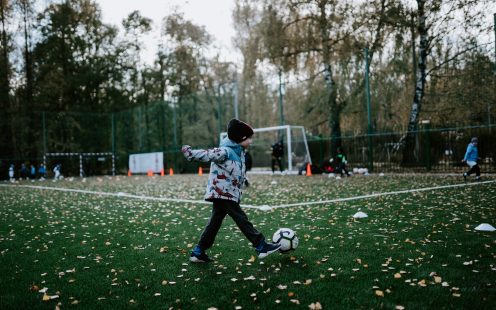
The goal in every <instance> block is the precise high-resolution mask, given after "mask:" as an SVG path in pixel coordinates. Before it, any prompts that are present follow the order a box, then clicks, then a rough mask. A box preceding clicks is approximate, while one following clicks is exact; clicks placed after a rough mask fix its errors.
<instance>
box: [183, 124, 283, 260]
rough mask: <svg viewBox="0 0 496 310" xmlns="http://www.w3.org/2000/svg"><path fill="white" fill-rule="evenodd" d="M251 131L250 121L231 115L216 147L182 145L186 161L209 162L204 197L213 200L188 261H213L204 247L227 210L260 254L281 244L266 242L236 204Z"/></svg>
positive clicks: (211, 238)
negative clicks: (234, 117) (196, 148)
mask: <svg viewBox="0 0 496 310" xmlns="http://www.w3.org/2000/svg"><path fill="white" fill-rule="evenodd" d="M252 135H253V129H252V128H251V127H250V125H248V124H246V123H244V122H242V121H239V120H237V119H232V120H231V121H230V122H229V124H228V126H227V138H225V139H223V140H222V141H221V142H220V146H219V147H218V148H213V149H208V150H201V149H200V150H193V149H191V146H189V145H184V146H183V147H182V149H181V151H182V152H183V154H184V156H185V157H186V159H187V160H188V161H200V162H211V165H210V175H209V178H208V184H207V189H206V193H205V200H207V201H211V202H213V208H212V214H211V216H210V219H209V220H208V223H207V226H206V227H205V229H204V230H203V232H202V234H201V236H200V242H198V245H197V246H196V247H195V248H194V249H193V251H192V252H191V257H190V261H191V262H193V263H208V262H211V261H212V259H210V257H208V255H207V254H206V253H205V251H206V250H207V249H209V248H210V247H212V245H213V244H214V240H215V237H216V235H217V232H218V231H219V229H220V226H221V225H222V221H223V220H224V217H225V216H226V215H227V214H229V216H230V217H231V218H232V219H233V220H234V222H236V225H238V227H239V229H240V230H241V232H242V233H243V234H244V235H245V237H246V238H247V239H248V240H249V241H250V242H251V243H252V244H253V246H254V247H255V249H256V252H257V254H258V257H259V258H264V257H266V256H267V255H269V254H271V253H273V252H275V251H277V250H278V249H279V248H280V247H281V246H280V245H279V244H274V243H267V242H266V241H265V237H264V236H263V234H262V233H260V232H259V231H258V230H256V229H255V228H254V227H253V224H252V223H251V222H250V221H249V220H248V217H247V216H246V214H245V212H244V211H243V210H241V207H240V205H239V203H240V201H241V195H242V186H243V184H245V181H246V177H245V173H246V165H245V149H247V148H248V147H249V146H250V144H251V143H252V139H251V137H252Z"/></svg>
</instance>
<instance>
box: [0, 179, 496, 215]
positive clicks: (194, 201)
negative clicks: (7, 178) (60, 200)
mask: <svg viewBox="0 0 496 310" xmlns="http://www.w3.org/2000/svg"><path fill="white" fill-rule="evenodd" d="M490 183H496V180H491V181H482V182H473V183H462V184H452V185H443V186H433V187H424V188H415V189H407V190H401V191H394V192H385V193H374V194H368V195H361V196H353V197H346V198H336V199H330V200H319V201H308V202H297V203H291V204H284V205H278V206H268V205H263V206H253V205H242V206H241V207H243V208H247V209H262V210H264V211H267V210H270V209H279V208H290V207H305V206H311V205H320V204H330V203H336V202H343V201H352V200H362V199H369V198H375V197H380V196H390V195H399V194H407V193H414V192H426V191H433V190H439V189H446V188H457V187H466V186H476V185H482V184H490ZM0 186H3V187H24V188H33V189H39V190H53V191H60V192H72V193H81V194H91V195H101V196H112V197H124V198H131V199H140V200H152V201H162V202H182V203H192V204H211V202H208V201H204V200H190V199H176V198H166V197H153V196H140V195H133V194H127V193H123V192H119V193H109V192H97V191H88V190H82V189H71V188H61V187H49V186H35V185H8V184H0Z"/></svg>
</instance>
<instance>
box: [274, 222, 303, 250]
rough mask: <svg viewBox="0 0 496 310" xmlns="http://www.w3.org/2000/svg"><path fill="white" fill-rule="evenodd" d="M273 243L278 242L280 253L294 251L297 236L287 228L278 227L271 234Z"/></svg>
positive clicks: (296, 245)
mask: <svg viewBox="0 0 496 310" xmlns="http://www.w3.org/2000/svg"><path fill="white" fill-rule="evenodd" d="M272 241H273V242H274V243H279V244H280V245H281V247H280V248H279V251H280V252H281V253H288V252H291V251H294V250H295V249H296V248H297V247H298V243H299V241H298V237H297V236H296V233H295V232H294V231H293V230H292V229H289V228H279V229H278V230H277V231H276V232H275V233H274V235H273V236H272Z"/></svg>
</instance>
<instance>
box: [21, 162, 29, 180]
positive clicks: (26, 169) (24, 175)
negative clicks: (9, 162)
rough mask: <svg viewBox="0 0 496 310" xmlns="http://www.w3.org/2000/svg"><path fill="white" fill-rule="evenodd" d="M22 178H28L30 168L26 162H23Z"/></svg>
mask: <svg viewBox="0 0 496 310" xmlns="http://www.w3.org/2000/svg"><path fill="white" fill-rule="evenodd" d="M21 179H26V180H27V179H28V168H27V167H26V164H24V163H22V164H21Z"/></svg>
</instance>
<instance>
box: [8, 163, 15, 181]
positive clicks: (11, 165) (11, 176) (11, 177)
mask: <svg viewBox="0 0 496 310" xmlns="http://www.w3.org/2000/svg"><path fill="white" fill-rule="evenodd" d="M14 169H15V168H14V164H10V167H9V180H10V182H14V181H15V178H14Z"/></svg>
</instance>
